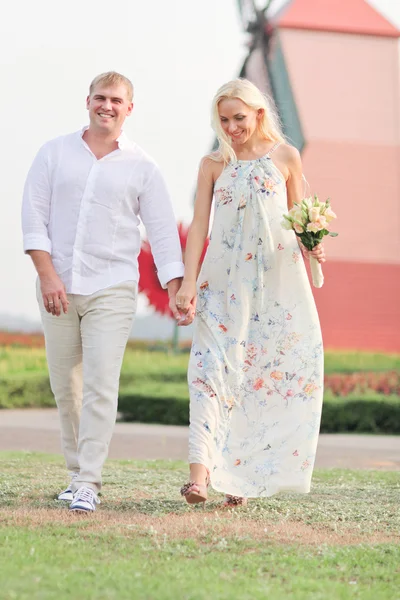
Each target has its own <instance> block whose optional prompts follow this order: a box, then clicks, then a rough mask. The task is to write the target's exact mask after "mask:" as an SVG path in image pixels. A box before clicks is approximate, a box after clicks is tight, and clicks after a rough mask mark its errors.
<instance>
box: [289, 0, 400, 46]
mask: <svg viewBox="0 0 400 600" xmlns="http://www.w3.org/2000/svg"><path fill="white" fill-rule="evenodd" d="M278 26H279V27H280V28H283V29H308V30H312V31H337V32H341V33H356V34H361V35H375V36H385V37H400V31H399V30H398V29H397V28H396V27H395V26H394V25H393V24H392V23H390V22H389V21H388V20H387V19H385V17H383V16H382V15H381V13H380V12H378V11H377V10H376V9H375V8H373V7H372V6H371V5H370V4H368V3H367V2H366V0H292V2H290V4H289V5H288V6H287V8H286V10H284V11H282V13H281V17H280V18H279V19H278Z"/></svg>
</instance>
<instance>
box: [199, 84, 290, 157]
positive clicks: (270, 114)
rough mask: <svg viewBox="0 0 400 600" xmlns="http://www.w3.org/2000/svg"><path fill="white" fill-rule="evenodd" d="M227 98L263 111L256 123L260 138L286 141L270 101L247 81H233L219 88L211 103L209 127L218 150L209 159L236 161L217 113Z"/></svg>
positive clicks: (229, 140)
mask: <svg viewBox="0 0 400 600" xmlns="http://www.w3.org/2000/svg"><path fill="white" fill-rule="evenodd" d="M228 98H237V99H238V100H241V101H242V102H244V103H245V104H247V106H249V107H250V108H252V109H254V110H258V109H260V108H262V109H264V114H263V116H262V118H261V119H259V120H258V121H257V128H258V131H259V133H260V135H261V137H263V138H264V139H266V140H271V142H278V141H279V142H285V141H286V140H285V138H284V135H283V133H282V130H281V126H280V122H279V118H278V115H277V113H276V111H275V108H274V104H273V102H272V100H270V98H268V96H266V95H264V94H263V93H262V92H261V91H260V90H259V89H258V87H256V86H255V85H254V84H253V83H251V81H249V80H248V79H233V80H232V81H229V82H228V83H225V84H224V85H223V86H221V87H220V88H219V90H218V91H217V93H216V94H215V96H214V99H213V102H212V113H211V125H212V128H213V129H214V131H215V133H216V136H217V139H218V148H217V150H216V152H215V153H214V154H213V155H210V158H213V159H214V160H218V161H220V160H223V161H224V163H228V162H231V161H232V162H235V161H236V160H237V158H236V154H235V151H234V149H233V148H232V143H231V139H230V138H229V136H227V135H226V133H225V132H224V130H223V129H222V126H221V120H220V116H219V111H218V106H219V103H220V102H221V101H222V100H227V99H228Z"/></svg>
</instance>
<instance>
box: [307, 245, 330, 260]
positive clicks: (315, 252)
mask: <svg viewBox="0 0 400 600" xmlns="http://www.w3.org/2000/svg"><path fill="white" fill-rule="evenodd" d="M308 254H309V256H313V257H314V258H315V259H316V260H317V261H318V262H319V263H324V262H325V261H326V258H325V249H324V245H323V244H318V246H315V247H314V248H313V249H312V250H310V251H309V252H308Z"/></svg>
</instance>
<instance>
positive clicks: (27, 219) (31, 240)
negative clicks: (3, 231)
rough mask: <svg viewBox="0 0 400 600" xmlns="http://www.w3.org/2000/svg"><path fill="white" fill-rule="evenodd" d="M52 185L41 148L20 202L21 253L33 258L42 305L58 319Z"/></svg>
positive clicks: (61, 302)
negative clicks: (51, 235)
mask: <svg viewBox="0 0 400 600" xmlns="http://www.w3.org/2000/svg"><path fill="white" fill-rule="evenodd" d="M50 201H51V185H50V177H49V168H48V157H47V154H46V150H45V148H41V149H40V150H39V152H38V154H37V155H36V157H35V160H34V161H33V164H32V166H31V168H30V170H29V173H28V176H27V178H26V182H25V187H24V195H23V201H22V232H23V241H24V251H25V252H26V253H27V254H29V255H30V256H31V258H32V261H33V264H34V265H35V268H36V271H37V274H38V276H39V280H40V289H41V292H42V297H43V304H44V307H45V309H46V310H47V312H49V313H52V314H53V315H57V316H59V315H60V314H61V306H62V308H63V310H64V312H67V307H68V300H67V295H66V292H65V288H64V285H63V283H62V281H61V279H60V278H59V277H58V275H57V273H56V271H55V269H54V265H53V262H52V260H51V241H50V238H49V235H48V231H47V227H48V224H49V220H50Z"/></svg>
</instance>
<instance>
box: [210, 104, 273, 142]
mask: <svg viewBox="0 0 400 600" xmlns="http://www.w3.org/2000/svg"><path fill="white" fill-rule="evenodd" d="M218 113H219V118H220V121H221V126H222V129H223V130H224V132H225V133H226V135H227V136H229V137H230V138H231V140H232V145H237V146H239V145H242V144H244V143H245V142H247V141H248V140H249V139H250V138H251V137H252V136H253V135H254V133H255V132H256V130H257V122H258V120H259V119H260V118H261V117H262V114H263V109H262V108H260V109H259V110H255V109H254V108H250V106H247V104H245V103H244V102H242V100H239V99H238V98H226V99H224V100H221V102H220V103H219V104H218Z"/></svg>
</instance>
